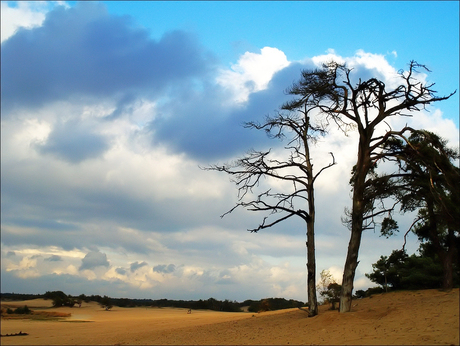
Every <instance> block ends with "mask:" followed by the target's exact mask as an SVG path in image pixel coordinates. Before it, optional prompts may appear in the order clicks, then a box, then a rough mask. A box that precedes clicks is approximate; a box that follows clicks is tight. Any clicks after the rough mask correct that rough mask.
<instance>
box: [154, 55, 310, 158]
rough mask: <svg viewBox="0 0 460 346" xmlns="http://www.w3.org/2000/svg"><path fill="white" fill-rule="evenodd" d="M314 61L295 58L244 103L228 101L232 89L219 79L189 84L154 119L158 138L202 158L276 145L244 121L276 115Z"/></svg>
mask: <svg viewBox="0 0 460 346" xmlns="http://www.w3.org/2000/svg"><path fill="white" fill-rule="evenodd" d="M309 67H312V66H307V65H301V64H298V63H293V64H291V65H290V66H289V67H287V68H285V69H283V70H281V71H279V72H278V73H276V74H275V75H274V77H273V79H272V80H271V82H270V83H269V86H268V88H267V89H265V90H262V91H259V92H256V93H253V94H251V95H250V96H249V100H248V102H247V104H246V105H244V106H241V107H238V108H230V107H227V106H223V105H222V104H223V103H224V101H225V100H226V98H228V97H230V96H231V95H229V94H228V93H226V92H225V90H224V89H221V88H220V87H218V86H215V85H213V86H207V87H206V90H205V91H204V92H201V93H190V92H189V89H187V90H188V91H187V90H183V91H181V92H179V94H180V95H178V96H180V97H178V98H177V99H174V100H173V101H171V102H169V103H166V104H164V105H162V106H161V107H159V113H160V114H162V116H161V117H158V118H157V119H155V120H154V121H153V122H151V123H150V124H149V125H148V130H149V131H151V132H152V135H153V138H154V144H155V143H156V142H157V141H158V142H163V143H164V142H166V143H168V144H169V146H170V147H171V148H173V150H175V151H177V152H185V153H187V154H188V155H190V156H191V157H194V158H197V159H200V160H216V159H223V158H227V157H230V156H232V155H234V154H236V153H244V152H246V151H247V150H249V149H251V148H256V147H257V148H259V147H260V146H264V147H266V146H267V145H269V146H273V145H276V142H274V141H273V140H269V139H268V138H267V136H266V135H265V133H264V131H256V130H249V129H246V128H244V127H243V124H244V123H245V122H248V121H263V119H264V117H265V116H266V115H274V114H275V112H276V111H277V110H279V108H280V106H281V105H282V104H283V103H284V102H286V101H287V100H288V99H291V96H287V95H286V94H285V93H284V91H285V90H286V88H288V87H289V86H291V85H292V83H293V82H295V81H297V80H298V79H299V77H300V71H301V69H303V68H309ZM177 100H180V102H177Z"/></svg>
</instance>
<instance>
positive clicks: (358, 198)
mask: <svg viewBox="0 0 460 346" xmlns="http://www.w3.org/2000/svg"><path fill="white" fill-rule="evenodd" d="M418 69H422V70H424V71H429V70H428V69H427V68H426V67H425V66H424V65H420V64H418V63H417V62H415V61H411V62H410V64H409V70H408V71H400V72H399V77H400V80H401V84H399V85H398V86H397V87H396V88H394V89H390V90H388V89H387V87H386V85H385V83H384V82H382V81H381V80H378V79H377V78H370V79H368V80H364V81H363V80H361V79H359V80H358V81H352V79H353V78H352V77H354V76H353V75H352V69H350V68H348V67H346V66H345V65H341V64H338V63H335V62H331V63H328V64H324V65H323V68H322V69H316V70H311V71H303V72H302V79H301V81H300V82H299V83H298V92H299V94H302V93H303V95H305V96H309V101H310V103H309V104H308V107H310V108H314V109H316V110H317V111H319V113H320V114H322V115H323V116H324V119H327V120H331V119H332V120H333V121H335V122H336V124H337V125H338V126H339V127H340V128H342V130H344V131H348V130H350V129H356V130H357V131H358V134H359V141H358V156H357V160H356V164H355V166H354V169H353V172H352V173H353V174H352V177H351V180H350V183H351V185H352V189H353V196H352V207H351V210H350V211H349V212H348V216H349V219H348V225H349V228H350V231H351V235H350V241H349V244H348V251H347V257H346V261H345V265H344V272H343V280H342V292H341V297H340V312H347V311H350V310H351V300H352V291H353V281H354V277H355V272H356V267H357V265H358V253H359V248H360V245H361V236H362V232H363V231H364V230H365V229H368V228H371V227H375V221H374V220H375V217H376V216H378V215H383V214H385V213H388V212H390V211H391V210H393V208H394V205H393V206H391V207H388V208H386V207H385V206H384V205H383V206H382V208H381V209H382V210H378V211H376V208H375V207H374V202H375V201H376V196H382V194H381V192H378V193H377V192H375V191H374V190H375V185H372V184H369V182H368V180H369V178H375V167H376V165H377V163H378V161H379V160H381V159H383V157H382V156H381V155H380V154H381V150H382V146H383V145H384V144H385V143H386V141H387V140H388V138H389V137H388V136H387V135H383V136H382V135H379V134H378V132H377V130H379V129H380V127H381V126H382V125H384V122H385V120H386V119H387V118H389V117H393V116H404V115H407V114H404V113H403V112H407V111H409V112H414V111H420V110H422V109H424V108H425V106H426V105H429V104H431V103H433V102H437V101H441V100H446V99H448V98H449V97H450V96H452V95H453V93H452V94H450V95H448V96H444V97H436V96H435V94H436V92H435V91H434V90H433V89H432V87H433V85H434V84H429V85H426V84H424V83H422V82H420V81H418V80H417V79H416V78H415V75H416V73H417V72H418ZM310 95H312V96H313V97H310ZM383 130H384V129H383V128H382V129H380V132H381V131H383ZM390 130H391V129H390ZM381 181H382V180H381ZM381 187H382V188H383V187H384V186H381ZM381 187H379V188H381Z"/></svg>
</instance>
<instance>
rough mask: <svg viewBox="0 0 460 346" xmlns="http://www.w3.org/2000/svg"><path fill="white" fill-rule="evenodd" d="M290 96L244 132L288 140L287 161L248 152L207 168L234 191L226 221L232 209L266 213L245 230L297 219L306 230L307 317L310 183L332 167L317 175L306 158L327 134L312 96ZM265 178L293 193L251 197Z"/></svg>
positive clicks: (311, 276) (311, 265)
mask: <svg viewBox="0 0 460 346" xmlns="http://www.w3.org/2000/svg"><path fill="white" fill-rule="evenodd" d="M287 92H288V93H289V94H291V95H297V96H300V97H298V98H297V99H296V100H294V101H292V102H289V103H286V104H284V105H283V106H282V107H281V111H280V112H278V113H277V115H275V116H274V117H270V116H267V117H266V119H265V122H264V123H262V124H260V123H256V122H249V123H246V124H245V127H247V128H253V129H257V130H264V131H266V133H267V135H268V136H269V137H270V138H278V139H284V138H287V145H286V146H285V147H284V148H285V150H286V153H287V154H286V159H284V160H280V159H275V158H273V153H272V150H271V149H270V150H267V151H255V150H251V151H249V152H248V153H247V155H246V156H245V157H243V158H240V159H238V160H236V161H235V162H233V163H230V164H225V165H222V166H218V165H215V166H211V167H209V168H207V169H209V170H216V171H220V172H225V173H227V174H229V175H231V176H232V177H233V178H232V181H233V182H234V183H235V184H236V186H237V187H238V203H237V204H236V205H235V206H234V207H233V208H232V209H230V210H229V211H228V212H226V213H225V214H223V215H222V217H223V216H225V215H227V214H229V213H231V212H233V211H234V210H235V209H236V208H239V207H241V208H244V209H246V210H249V211H257V212H264V213H266V216H265V217H264V218H263V219H262V222H261V223H260V224H259V226H258V227H257V228H254V229H248V231H250V232H258V231H260V230H262V229H266V228H269V227H272V226H275V225H277V224H278V223H280V222H282V221H285V220H287V219H290V218H291V217H299V218H300V219H301V220H303V221H304V222H305V224H306V228H307V231H306V233H307V242H306V246H307V273H308V274H307V287H308V288H307V290H308V304H309V315H310V316H315V315H317V314H318V303H317V297H316V260H315V238H314V237H315V228H314V225H315V194H314V183H315V181H316V179H317V178H318V176H319V175H320V174H321V172H323V171H324V170H325V169H327V168H329V167H332V166H333V165H334V164H335V159H334V155H333V154H332V153H330V155H331V160H332V161H331V162H330V163H329V164H327V165H325V166H324V167H322V168H321V169H319V170H318V172H317V173H316V174H315V173H314V171H313V164H312V159H311V154H310V148H309V144H310V143H314V142H316V140H317V139H318V136H322V135H325V134H326V127H325V125H324V124H320V125H317V124H314V123H313V121H312V118H311V114H312V113H314V112H315V111H316V108H315V107H314V105H313V102H315V101H314V100H315V98H316V96H315V95H313V94H311V95H305V94H304V93H303V92H301V91H300V89H299V86H298V85H296V84H294V85H293V86H292V87H291V88H289V89H288V90H287ZM263 178H266V179H274V180H277V181H284V182H289V183H290V186H291V188H290V189H287V191H276V192H275V191H272V189H266V190H265V189H264V190H263V191H262V192H261V193H258V194H255V193H254V189H255V188H257V187H260V184H261V181H262V179H263Z"/></svg>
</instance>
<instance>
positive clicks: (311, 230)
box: [303, 116, 318, 317]
mask: <svg viewBox="0 0 460 346" xmlns="http://www.w3.org/2000/svg"><path fill="white" fill-rule="evenodd" d="M309 122H310V118H309V117H308V116H306V124H307V129H308V126H309ZM303 141H304V150H305V159H306V162H305V163H306V165H307V171H308V175H307V180H308V219H307V291H308V316H309V317H312V316H316V315H318V299H317V297H316V254H315V189H314V187H313V183H314V181H313V165H312V164H311V161H310V148H309V147H308V138H307V137H306V134H305V137H304V139H303Z"/></svg>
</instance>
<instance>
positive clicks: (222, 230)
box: [1, 1, 459, 301]
mask: <svg viewBox="0 0 460 346" xmlns="http://www.w3.org/2000/svg"><path fill="white" fill-rule="evenodd" d="M458 13H459V3H458V2H455V1H447V2H443V1H436V2H430V1H421V2H416V1H408V2H393V1H391V2H348V1H347V2H335V1H334V2H327V1H321V2H309V1H305V2H303V1H302V2H300V1H299V2H286V1H283V2H277V1H268V2H264V1H254V2H251V1H247V2H233V1H226V2H204V1H202V2H193V1H184V2H181V1H180V2H172V1H165V2H156V1H155V2H148V1H139V2H136V1H133V2H123V1H113V2H46V1H41V2H26V1H21V2H10V1H6V2H3V1H2V2H1V87H2V88H1V260H2V261H1V292H16V293H44V292H46V291H54V290H61V291H64V292H66V293H67V294H72V295H79V294H81V293H84V294H87V295H91V294H100V295H108V296H111V297H127V298H151V299H161V298H168V299H207V298H210V297H213V298H216V299H230V300H237V301H243V300H245V299H261V298H265V297H284V298H287V299H298V300H301V301H306V300H307V294H306V270H305V269H306V268H305V261H306V250H305V232H306V229H305V225H304V224H302V222H301V221H300V220H290V221H288V222H285V223H281V224H278V225H277V226H276V227H273V228H271V229H266V230H262V231H260V232H258V233H257V234H254V233H250V232H248V231H247V229H251V228H255V227H257V226H258V224H259V222H261V220H262V218H263V216H264V215H261V214H258V213H253V212H249V211H244V210H236V211H235V212H233V213H231V214H229V215H226V216H225V217H224V218H221V217H220V216H221V215H222V214H224V213H225V212H226V211H228V210H229V209H231V208H232V207H233V206H234V205H235V203H236V202H237V201H238V199H237V198H238V196H237V189H236V187H235V185H234V184H233V183H232V182H231V181H230V179H229V177H228V176H226V175H225V174H224V173H219V172H213V171H206V170H203V169H201V168H202V167H207V166H209V165H212V164H222V163H226V162H232V161H233V160H235V159H237V158H239V157H242V156H243V155H245V153H246V152H247V151H248V150H250V149H252V148H254V149H256V150H266V149H268V148H272V149H273V152H274V153H275V154H276V155H279V157H283V155H286V150H284V149H283V148H284V145H286V143H285V142H280V141H278V140H272V139H269V138H267V137H266V135H265V134H264V133H263V132H260V133H259V132H257V131H256V130H248V129H245V128H244V127H243V126H242V124H243V123H244V122H247V121H261V120H263V118H264V116H266V115H270V114H272V115H273V114H274V112H276V110H277V109H279V107H280V106H281V104H282V103H283V102H285V101H287V100H289V97H288V95H286V94H285V92H284V91H285V90H286V89H287V88H288V87H289V86H290V85H291V84H292V83H293V82H295V81H296V80H298V79H299V77H300V72H301V70H302V69H313V68H316V67H319V66H321V63H323V62H326V61H330V60H335V61H337V62H344V63H346V64H347V65H348V66H350V67H352V68H353V69H354V71H356V72H354V73H355V75H356V77H362V78H370V77H377V78H379V79H381V80H382V81H384V82H385V84H386V85H387V86H388V87H391V86H392V85H395V83H397V73H398V71H400V70H405V69H407V66H408V63H409V62H410V61H411V60H416V61H417V62H419V63H422V64H425V65H426V66H427V67H428V68H429V69H430V71H431V72H430V73H428V72H426V73H420V74H418V75H417V78H419V79H420V80H421V81H423V82H424V83H436V84H435V87H434V89H435V90H436V91H438V93H439V96H443V95H448V94H450V93H451V92H453V91H455V90H458V89H459V77H458V76H459V16H458ZM405 124H408V125H410V126H412V127H415V128H424V129H427V130H430V131H433V132H436V133H438V134H440V135H441V136H443V137H444V138H445V139H447V140H448V141H449V143H450V145H451V146H452V147H458V143H459V135H458V133H459V98H458V92H457V93H456V94H455V95H454V96H452V97H451V98H450V99H449V100H447V101H443V102H439V103H435V104H433V105H431V106H429V107H428V108H427V109H426V110H422V111H420V112H417V113H416V114H413V116H412V117H404V118H391V119H389V121H388V125H389V126H391V127H392V128H394V129H396V128H398V127H402V126H404V125H405ZM386 126H387V125H384V127H385V128H384V127H382V128H380V129H379V130H380V131H384V130H385V129H386ZM356 149H357V142H356V134H354V133H351V134H350V135H349V136H348V137H346V136H344V135H343V134H342V133H340V132H339V131H338V130H337V129H334V128H331V129H330V134H329V135H328V136H327V137H324V138H323V139H321V140H320V141H319V142H318V143H317V145H315V146H314V147H313V148H312V155H313V160H314V164H315V168H316V169H319V168H320V167H322V166H323V165H325V164H327V163H328V160H329V158H330V156H329V154H328V153H329V152H333V153H334V155H335V157H336V160H337V165H336V166H334V167H332V168H330V169H328V170H327V171H325V172H324V173H322V174H321V176H320V177H319V178H318V180H317V183H316V203H317V219H316V254H317V272H318V277H319V273H320V272H321V271H322V270H329V271H330V272H331V273H332V274H333V276H334V277H335V278H336V280H337V281H338V282H340V281H341V276H342V269H343V264H344V262H345V256H346V250H347V245H348V241H349V235H350V233H349V231H348V230H347V228H346V227H345V226H343V224H342V222H341V217H342V216H343V215H344V208H346V207H350V205H351V200H350V186H349V185H348V181H349V178H350V172H351V168H352V166H353V164H354V160H355V159H356V154H357V151H356ZM267 186H268V187H271V188H273V189H281V190H282V189H283V188H286V186H285V185H283V184H281V183H279V182H274V181H270V180H267V181H264V182H263V183H262V186H261V187H260V188H261V189H262V188H264V187H267ZM413 216H414V215H399V214H398V213H395V215H394V217H395V218H396V219H397V220H398V222H399V223H400V226H401V229H402V230H404V229H405V228H407V227H408V226H409V225H410V224H411V222H412V218H413ZM400 233H401V234H399V235H397V236H395V237H393V238H390V239H386V238H384V237H380V236H379V232H378V230H376V231H372V230H369V231H366V232H365V233H364V235H363V240H362V245H361V249H360V254H359V256H360V257H359V260H360V263H359V266H358V268H357V272H356V277H355V284H354V286H355V289H366V288H368V287H371V286H375V285H374V284H373V283H371V282H370V281H369V280H368V279H367V278H366V277H365V273H369V272H371V270H372V266H371V264H372V263H375V262H376V261H377V260H378V259H379V257H380V256H381V255H389V254H390V253H391V251H392V250H394V249H399V248H401V247H402V244H403V235H402V234H403V233H404V232H403V231H402V232H400ZM418 245H419V244H418V242H417V239H416V237H415V236H414V235H409V237H408V244H407V249H408V252H409V253H414V252H415V251H416V250H417V248H418Z"/></svg>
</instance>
